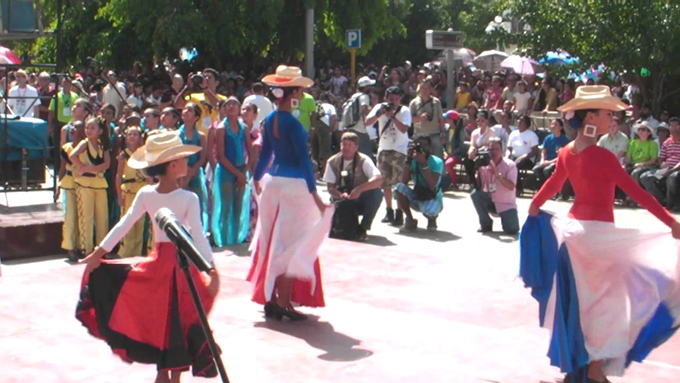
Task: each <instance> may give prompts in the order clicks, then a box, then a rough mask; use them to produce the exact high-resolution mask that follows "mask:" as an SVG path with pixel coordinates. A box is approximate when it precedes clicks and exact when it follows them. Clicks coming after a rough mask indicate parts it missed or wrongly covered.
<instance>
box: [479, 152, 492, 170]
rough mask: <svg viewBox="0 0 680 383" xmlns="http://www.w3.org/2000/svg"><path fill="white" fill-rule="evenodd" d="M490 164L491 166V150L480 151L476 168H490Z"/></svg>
mask: <svg viewBox="0 0 680 383" xmlns="http://www.w3.org/2000/svg"><path fill="white" fill-rule="evenodd" d="M489 164H491V155H490V154H489V149H482V150H479V151H478V152H477V156H475V168H477V169H479V168H481V167H484V166H489Z"/></svg>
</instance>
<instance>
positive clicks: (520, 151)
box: [508, 115, 539, 195]
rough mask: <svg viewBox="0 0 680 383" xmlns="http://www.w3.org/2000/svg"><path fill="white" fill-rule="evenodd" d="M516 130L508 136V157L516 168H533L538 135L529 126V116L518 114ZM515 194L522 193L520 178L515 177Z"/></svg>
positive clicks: (536, 152)
mask: <svg viewBox="0 0 680 383" xmlns="http://www.w3.org/2000/svg"><path fill="white" fill-rule="evenodd" d="M517 121H518V124H517V130H515V131H514V132H512V133H511V134H510V137H509V138H508V158H509V159H510V160H512V161H514V162H515V165H516V166H517V169H521V170H529V169H533V167H534V163H535V161H536V157H537V156H538V144H539V140H538V135H536V133H534V131H533V130H530V129H529V126H531V118H530V117H529V116H527V115H523V116H520V117H519V119H518V120H517ZM516 190H517V194H518V195H520V194H522V179H521V178H520V177H517V187H516Z"/></svg>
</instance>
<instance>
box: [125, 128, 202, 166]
mask: <svg viewBox="0 0 680 383" xmlns="http://www.w3.org/2000/svg"><path fill="white" fill-rule="evenodd" d="M201 149H202V148H201V147H200V146H196V145H186V144H183V143H182V139H181V138H179V133H177V132H164V133H158V134H154V135H153V136H150V137H149V138H147V139H146V145H144V146H142V147H141V148H139V149H137V150H136V151H135V152H134V153H133V154H132V156H131V157H130V159H129V160H128V166H129V167H131V168H133V169H146V168H149V167H152V166H156V165H160V164H164V163H166V162H170V161H174V160H176V159H178V158H183V157H188V156H190V155H192V154H196V153H198V152H200V151H201Z"/></svg>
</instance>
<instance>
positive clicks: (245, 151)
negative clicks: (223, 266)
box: [212, 96, 251, 247]
mask: <svg viewBox="0 0 680 383" xmlns="http://www.w3.org/2000/svg"><path fill="white" fill-rule="evenodd" d="M225 107H226V113H227V118H225V119H224V121H223V122H222V123H220V125H219V126H218V127H217V132H216V141H217V161H218V163H217V170H216V171H215V182H214V183H213V206H212V235H213V239H214V240H215V245H217V246H218V247H221V246H226V245H231V244H234V243H242V242H243V241H245V239H246V236H247V235H248V226H249V225H248V224H249V222H250V215H249V213H250V209H248V207H249V206H248V201H250V188H249V187H248V177H249V174H248V171H249V169H248V155H249V153H250V147H251V144H250V132H249V131H248V129H247V127H246V126H245V125H244V124H243V122H241V121H240V120H239V118H238V117H239V113H240V111H241V103H240V102H239V101H238V99H237V98H236V97H233V96H232V97H229V98H228V99H227V100H226V102H225ZM244 206H245V207H246V208H245V209H244V208H243V207H244Z"/></svg>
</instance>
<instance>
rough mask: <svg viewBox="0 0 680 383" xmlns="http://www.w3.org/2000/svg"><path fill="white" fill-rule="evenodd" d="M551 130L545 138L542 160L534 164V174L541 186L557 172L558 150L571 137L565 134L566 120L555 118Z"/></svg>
mask: <svg viewBox="0 0 680 383" xmlns="http://www.w3.org/2000/svg"><path fill="white" fill-rule="evenodd" d="M550 130H551V131H552V133H551V134H549V135H547V136H546V137H545V139H544V140H543V151H542V156H541V161H540V162H539V163H538V164H537V165H536V166H534V175H535V176H536V178H537V179H538V182H539V183H540V185H541V186H542V185H543V183H544V182H545V180H547V179H548V178H550V176H551V175H552V174H553V173H554V172H555V165H557V151H558V150H560V149H561V148H563V147H564V146H565V145H566V144H568V143H569V138H568V137H567V136H566V135H565V134H564V122H562V120H559V119H557V120H553V122H552V123H551V124H550Z"/></svg>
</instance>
